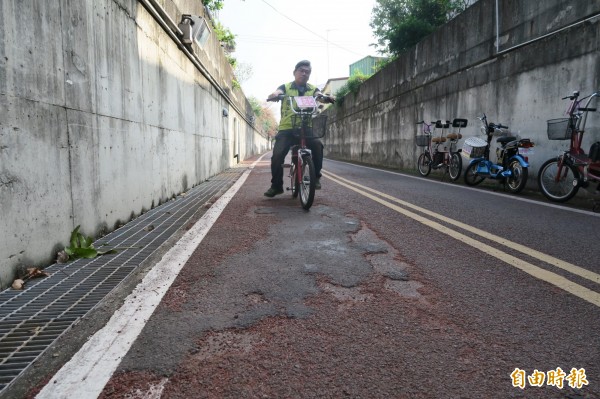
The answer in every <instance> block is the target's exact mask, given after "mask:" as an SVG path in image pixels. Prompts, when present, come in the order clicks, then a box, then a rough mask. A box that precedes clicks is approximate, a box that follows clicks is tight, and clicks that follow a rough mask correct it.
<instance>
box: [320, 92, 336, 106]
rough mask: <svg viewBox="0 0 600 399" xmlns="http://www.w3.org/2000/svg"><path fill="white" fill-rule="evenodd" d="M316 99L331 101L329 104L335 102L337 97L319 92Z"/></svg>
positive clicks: (325, 101) (324, 101)
mask: <svg viewBox="0 0 600 399" xmlns="http://www.w3.org/2000/svg"><path fill="white" fill-rule="evenodd" d="M316 99H317V101H319V102H322V103H329V104H334V103H335V97H333V96H330V95H327V94H321V93H319V94H318V95H317V97H316Z"/></svg>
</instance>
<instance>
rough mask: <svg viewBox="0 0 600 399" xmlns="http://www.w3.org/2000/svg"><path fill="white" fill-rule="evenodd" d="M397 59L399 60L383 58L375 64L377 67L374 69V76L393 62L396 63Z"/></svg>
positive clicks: (395, 57)
mask: <svg viewBox="0 0 600 399" xmlns="http://www.w3.org/2000/svg"><path fill="white" fill-rule="evenodd" d="M397 58H398V57H397V56H394V57H387V58H382V59H380V60H378V61H377V62H376V63H375V66H374V67H373V74H376V73H377V72H379V71H381V70H382V69H383V68H385V67H386V66H388V65H389V64H391V63H392V62H394V61H396V59H397Z"/></svg>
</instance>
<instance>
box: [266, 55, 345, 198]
mask: <svg viewBox="0 0 600 399" xmlns="http://www.w3.org/2000/svg"><path fill="white" fill-rule="evenodd" d="M311 72H312V67H311V64H310V61H308V60H302V61H300V62H298V63H297V64H296V66H295V68H294V71H293V74H294V80H293V81H292V82H289V83H285V84H282V85H281V86H279V87H278V88H277V89H276V90H275V91H274V92H273V93H271V94H270V95H269V97H268V99H267V100H268V101H269V100H270V101H273V100H276V99H277V98H278V97H279V96H281V95H286V96H292V97H296V96H315V95H316V94H317V93H320V90H319V89H318V88H317V87H316V86H313V85H311V84H310V83H308V79H309V78H310V73H311ZM319 101H321V102H330V103H333V102H334V101H335V100H334V98H333V97H331V96H323V97H321V98H320V99H319ZM294 121H295V114H294V112H293V110H292V109H291V105H290V103H289V102H288V101H282V102H281V119H280V122H279V129H278V132H277V135H276V136H275V146H274V147H273V156H272V157H271V187H270V188H269V189H268V190H267V191H266V192H265V194H264V195H265V196H267V197H274V196H276V195H279V194H283V163H284V161H285V157H286V155H287V153H288V152H289V150H290V147H291V146H292V145H294V144H296V142H297V141H298V138H297V136H296V135H295V134H294V132H295V131H296V130H298V126H295V124H294ZM307 147H308V148H309V149H310V150H311V152H312V158H313V161H314V165H315V172H316V173H315V174H316V177H317V181H316V188H317V189H320V188H321V183H320V181H319V180H320V178H321V168H322V167H323V143H322V142H321V140H319V139H315V138H309V139H308V140H307Z"/></svg>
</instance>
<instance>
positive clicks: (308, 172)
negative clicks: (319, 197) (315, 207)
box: [300, 155, 317, 210]
mask: <svg viewBox="0 0 600 399" xmlns="http://www.w3.org/2000/svg"><path fill="white" fill-rule="evenodd" d="M316 184H317V177H316V175H315V165H314V163H313V160H312V157H310V156H308V155H307V156H304V157H302V176H301V181H300V203H301V204H302V208H304V209H306V210H309V209H310V207H311V206H312V204H313V201H314V199H315V187H316Z"/></svg>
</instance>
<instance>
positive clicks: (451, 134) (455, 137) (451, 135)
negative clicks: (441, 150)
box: [446, 133, 462, 140]
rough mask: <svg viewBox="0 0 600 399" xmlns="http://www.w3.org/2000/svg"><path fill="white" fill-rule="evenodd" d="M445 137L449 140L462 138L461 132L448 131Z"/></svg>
mask: <svg viewBox="0 0 600 399" xmlns="http://www.w3.org/2000/svg"><path fill="white" fill-rule="evenodd" d="M446 137H447V138H448V139H450V140H460V139H462V134H460V133H450V134H447V135H446Z"/></svg>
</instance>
